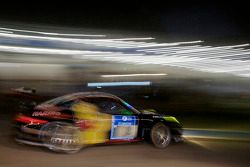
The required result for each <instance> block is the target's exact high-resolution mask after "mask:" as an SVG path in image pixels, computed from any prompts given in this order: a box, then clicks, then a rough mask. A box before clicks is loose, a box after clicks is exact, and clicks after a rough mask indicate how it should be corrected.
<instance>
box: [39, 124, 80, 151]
mask: <svg viewBox="0 0 250 167" xmlns="http://www.w3.org/2000/svg"><path fill="white" fill-rule="evenodd" d="M79 133H80V131H79V129H78V128H77V127H75V126H73V125H72V124H70V123H64V122H50V123H48V124H46V125H44V126H43V127H42V128H41V132H40V135H39V136H40V138H41V140H42V142H43V143H44V145H45V146H46V147H47V148H48V149H50V150H52V151H55V152H61V153H75V152H78V151H79V150H80V149H81V148H82V147H83V145H82V144H81V143H80V139H79V136H80V135H79Z"/></svg>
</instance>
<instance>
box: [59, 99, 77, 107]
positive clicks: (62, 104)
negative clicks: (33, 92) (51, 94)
mask: <svg viewBox="0 0 250 167" xmlns="http://www.w3.org/2000/svg"><path fill="white" fill-rule="evenodd" d="M75 102H76V100H69V101H62V102H60V103H57V104H56V106H58V107H65V108H70V107H71V106H72V105H73V104H74V103H75Z"/></svg>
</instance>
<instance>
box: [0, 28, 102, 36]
mask: <svg viewBox="0 0 250 167" xmlns="http://www.w3.org/2000/svg"><path fill="white" fill-rule="evenodd" d="M0 30H8V31H16V32H25V33H34V34H42V35H52V36H79V37H105V36H106V35H90V34H88V35H87V34H64V33H52V32H42V31H31V30H20V29H14V28H5V27H0Z"/></svg>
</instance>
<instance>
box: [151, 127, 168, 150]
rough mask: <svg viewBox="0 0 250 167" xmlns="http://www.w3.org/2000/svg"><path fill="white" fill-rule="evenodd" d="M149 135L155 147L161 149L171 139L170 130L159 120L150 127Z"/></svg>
mask: <svg viewBox="0 0 250 167" xmlns="http://www.w3.org/2000/svg"><path fill="white" fill-rule="evenodd" d="M150 137H151V141H152V143H153V144H154V146H155V147H157V148H161V149H163V148H166V147H167V146H168V145H169V143H170V141H171V132H170V129H169V127H168V126H166V125H164V124H163V123H161V122H159V123H156V124H155V125H154V126H153V127H152V129H151V133H150Z"/></svg>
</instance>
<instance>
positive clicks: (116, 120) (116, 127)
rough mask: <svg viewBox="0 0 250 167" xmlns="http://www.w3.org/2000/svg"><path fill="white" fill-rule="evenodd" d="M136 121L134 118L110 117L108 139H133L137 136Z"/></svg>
mask: <svg viewBox="0 0 250 167" xmlns="http://www.w3.org/2000/svg"><path fill="white" fill-rule="evenodd" d="M137 131H138V120H137V117H136V116H123V115H113V116H112V127H111V135H110V139H111V140H112V139H123V140H129V139H134V138H136V136H137Z"/></svg>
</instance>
